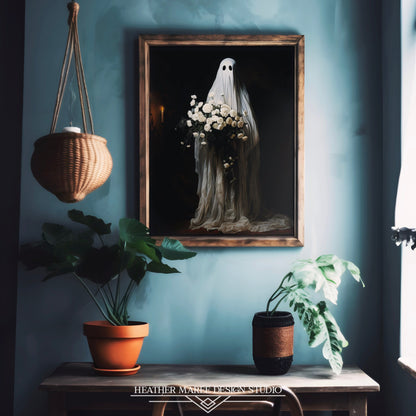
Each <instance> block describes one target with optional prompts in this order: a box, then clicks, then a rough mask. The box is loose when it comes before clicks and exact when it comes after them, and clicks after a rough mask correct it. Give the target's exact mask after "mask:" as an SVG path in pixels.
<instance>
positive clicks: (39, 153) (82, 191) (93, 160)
mask: <svg viewBox="0 0 416 416" xmlns="http://www.w3.org/2000/svg"><path fill="white" fill-rule="evenodd" d="M68 9H69V19H68V24H69V32H68V40H67V44H66V49H65V55H64V61H63V64H62V70H61V75H60V79H59V87H58V93H57V96H56V103H55V110H54V113H53V118H52V125H51V129H50V133H49V134H48V135H46V136H43V137H41V138H40V139H38V140H37V141H36V142H35V150H34V152H33V155H32V162H31V167H32V173H33V176H34V177H35V178H36V180H37V181H38V182H39V183H40V184H41V185H42V186H43V187H44V188H45V189H47V190H48V191H50V192H52V193H53V194H54V195H56V197H57V198H58V199H60V200H61V201H63V202H78V201H81V200H82V199H84V198H85V196H86V195H87V194H89V193H90V192H92V191H94V190H95V189H97V188H98V187H100V186H101V185H103V184H104V182H105V181H106V180H107V179H108V177H109V176H110V173H111V170H112V167H113V161H112V158H111V155H110V152H109V151H108V148H107V140H106V139H104V138H103V137H100V136H96V135H95V134H94V123H93V120H92V113H91V106H90V101H89V97H88V91H87V84H86V82H85V74H84V68H83V65H82V58H81V49H80V45H79V37H78V22H77V17H78V12H79V4H78V3H76V2H74V1H73V2H71V3H68ZM72 57H74V63H75V71H76V75H77V83H78V91H79V99H80V105H81V115H82V124H83V129H84V132H82V133H78V132H74V131H64V132H62V133H55V129H56V124H57V121H58V118H59V112H60V109H61V105H62V100H63V97H64V92H65V87H66V84H67V80H68V74H69V70H70V67H71V62H72ZM87 121H88V122H87ZM68 130H71V129H68Z"/></svg>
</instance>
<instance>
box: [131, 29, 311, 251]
mask: <svg viewBox="0 0 416 416" xmlns="http://www.w3.org/2000/svg"><path fill="white" fill-rule="evenodd" d="M139 77H140V80H139V94H140V97H139V110H140V122H139V130H140V143H139V152H140V155H139V156H140V183H139V186H140V190H139V198H140V203H139V219H140V221H142V222H143V223H144V224H146V225H147V226H148V227H149V228H150V230H151V232H152V235H153V237H154V238H156V239H161V238H163V237H175V238H178V239H179V240H180V241H181V242H183V244H185V245H188V246H286V247H290V246H293V247H294V246H302V245H303V229H304V224H303V218H304V215H303V193H304V190H303V189H304V173H303V172H304V171H303V158H304V143H303V128H304V127H303V111H304V110H303V108H304V105H303V100H304V98H303V95H304V37H303V36H301V35H253V36H252V35H192V36H191V35H142V36H140V37H139Z"/></svg>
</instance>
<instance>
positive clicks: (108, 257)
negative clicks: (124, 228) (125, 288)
mask: <svg viewBox="0 0 416 416" xmlns="http://www.w3.org/2000/svg"><path fill="white" fill-rule="evenodd" d="M120 265H121V253H120V247H119V246H118V245H117V244H116V245H114V246H111V247H107V246H104V247H101V248H99V249H97V248H91V249H90V250H88V252H87V253H86V254H85V256H84V257H83V258H82V260H81V261H80V263H79V264H78V266H77V267H76V274H77V275H78V276H80V277H84V278H86V279H89V280H91V281H92V282H94V283H99V284H105V283H107V282H109V281H110V280H111V279H112V278H113V277H114V276H116V275H118V273H119V272H120Z"/></svg>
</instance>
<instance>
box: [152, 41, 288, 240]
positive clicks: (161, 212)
mask: <svg viewBox="0 0 416 416" xmlns="http://www.w3.org/2000/svg"><path fill="white" fill-rule="evenodd" d="M294 56H295V55H294V48H293V47H289V46H288V47H286V46H264V47H263V46H232V47H229V46H223V47H222V46H220V47H218V46H215V47H211V46H185V47H184V46H180V47H178V46H163V47H151V49H150V111H151V114H150V124H151V125H150V229H151V230H152V233H153V234H154V235H178V236H180V235H189V234H191V235H198V234H199V235H207V234H211V233H212V232H205V231H203V232H201V230H197V231H192V230H189V229H188V226H189V220H190V219H191V218H192V217H193V215H194V212H195V209H196V207H197V205H198V197H197V195H196V185H197V175H196V173H195V171H194V156H193V148H188V149H186V148H183V147H182V146H180V140H181V138H180V137H178V134H177V133H176V132H175V126H176V125H177V123H178V122H179V120H180V119H181V118H182V117H184V116H186V113H187V111H188V109H189V103H190V101H191V98H190V96H191V95H192V94H196V95H197V96H198V99H197V101H205V100H206V97H207V94H208V92H209V90H210V88H211V86H212V83H213V82H214V79H215V76H216V73H217V70H218V66H219V63H220V62H221V60H222V59H224V58H227V57H230V58H233V59H234V60H235V61H236V62H237V65H238V70H239V74H240V77H241V79H242V81H243V82H244V83H245V85H246V88H247V91H248V93H249V96H250V101H251V105H252V108H253V110H254V114H255V117H256V120H257V126H258V130H259V134H260V158H261V166H260V180H259V183H260V187H261V189H260V191H261V198H262V203H261V206H262V212H263V213H264V214H265V215H272V214H285V215H287V216H288V217H289V218H291V219H292V221H294V197H295V189H294V186H295V185H294V184H295V177H294V172H295V151H294V149H295V144H294V131H295V130H294V129H295V118H294V115H295V112H294V109H295V107H294V106H295V89H294V83H295V78H294V76H295V70H294ZM162 106H163V108H164V111H163V123H162V111H161V107H162ZM214 234H218V233H217V232H216V233H214ZM252 234H253V233H249V232H245V233H239V235H252ZM264 234H265V233H264ZM267 234H268V235H269V234H273V235H282V234H285V235H287V234H289V235H291V234H293V229H292V230H289V231H287V230H286V231H281V232H278V231H273V232H271V233H270V232H269V233H267Z"/></svg>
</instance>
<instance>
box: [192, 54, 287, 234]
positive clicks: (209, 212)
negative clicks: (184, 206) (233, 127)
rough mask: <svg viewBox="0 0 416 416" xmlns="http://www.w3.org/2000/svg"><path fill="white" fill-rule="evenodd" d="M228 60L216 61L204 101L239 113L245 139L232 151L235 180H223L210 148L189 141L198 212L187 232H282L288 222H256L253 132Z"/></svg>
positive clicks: (276, 217) (248, 109) (244, 96)
mask: <svg viewBox="0 0 416 416" xmlns="http://www.w3.org/2000/svg"><path fill="white" fill-rule="evenodd" d="M236 70H237V67H236V62H235V61H234V59H232V58H225V59H223V60H222V61H221V63H220V65H219V68H218V71H217V76H216V78H215V80H214V83H213V84H212V87H211V89H210V91H209V93H208V97H207V102H212V103H216V104H228V105H229V106H230V107H231V108H232V109H234V110H236V111H237V112H238V113H239V114H245V117H244V119H245V122H246V127H245V129H246V135H247V137H248V140H247V141H246V142H244V143H240V145H239V146H238V148H237V157H238V168H237V174H236V178H235V179H236V180H234V181H229V180H228V178H227V177H226V175H225V172H224V162H223V160H222V155H221V154H218V152H217V151H216V149H215V147H214V146H206V145H205V146H203V145H201V139H196V140H195V171H196V173H197V174H198V188H197V194H198V196H199V203H198V208H197V209H196V211H195V216H194V218H192V219H191V226H190V228H191V229H198V228H205V229H207V230H219V231H221V232H223V233H238V232H242V231H249V232H265V231H271V230H276V229H287V228H289V227H290V226H291V221H290V220H289V218H288V217H286V216H284V215H279V214H277V215H273V217H271V218H261V212H260V201H261V200H260V192H259V183H258V181H259V167H260V151H259V132H258V130H257V125H256V121H255V118H254V115H253V110H252V108H251V105H250V98H249V95H248V93H247V90H246V88H245V86H244V85H243V83H242V82H241V80H240V79H239V77H238V73H237V72H236Z"/></svg>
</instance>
